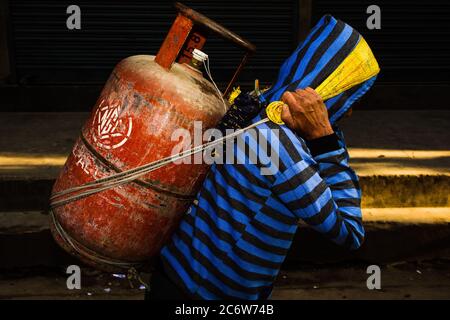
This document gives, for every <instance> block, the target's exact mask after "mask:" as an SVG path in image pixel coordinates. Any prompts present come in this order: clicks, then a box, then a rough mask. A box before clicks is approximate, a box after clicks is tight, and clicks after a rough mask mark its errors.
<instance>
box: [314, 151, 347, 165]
mask: <svg viewBox="0 0 450 320" xmlns="http://www.w3.org/2000/svg"><path fill="white" fill-rule="evenodd" d="M347 155H348V153H347V152H342V153H340V154H338V155H335V156H331V157H327V158H322V159H320V160H317V162H319V163H334V164H339V163H341V162H342V161H344V160H345V159H347Z"/></svg>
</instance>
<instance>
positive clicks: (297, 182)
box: [272, 166, 316, 195]
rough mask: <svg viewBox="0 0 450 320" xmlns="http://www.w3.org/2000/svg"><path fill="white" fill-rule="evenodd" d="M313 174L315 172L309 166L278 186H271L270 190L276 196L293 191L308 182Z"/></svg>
mask: <svg viewBox="0 0 450 320" xmlns="http://www.w3.org/2000/svg"><path fill="white" fill-rule="evenodd" d="M315 173H316V171H315V170H314V169H313V168H312V167H311V166H309V167H306V168H305V169H303V170H302V171H300V172H299V173H297V174H295V175H294V176H292V177H291V178H289V179H288V180H286V181H284V182H282V183H280V184H277V185H276V186H273V187H272V190H273V192H275V193H276V194H279V195H282V194H284V193H286V192H289V191H291V190H292V189H293V188H294V189H295V188H297V187H298V186H301V185H302V184H304V183H305V182H306V181H308V180H309V179H310V178H311V177H312V176H313V175H314V174H315Z"/></svg>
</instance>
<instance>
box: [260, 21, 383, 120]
mask: <svg viewBox="0 0 450 320" xmlns="http://www.w3.org/2000/svg"><path fill="white" fill-rule="evenodd" d="M362 42H365V41H364V39H363V37H362V36H361V35H360V34H359V33H358V32H357V31H356V30H355V29H353V28H352V27H351V26H349V25H348V24H346V23H345V22H342V21H340V20H338V19H335V18H334V17H332V16H330V15H326V16H324V17H322V18H321V19H320V21H319V22H318V23H317V25H316V26H314V28H313V29H312V30H311V32H310V33H309V35H308V36H307V37H306V39H305V40H304V41H303V42H301V43H300V44H299V46H298V47H297V49H296V50H295V51H294V52H293V53H292V54H291V56H289V57H288V58H287V59H286V60H285V62H284V63H283V64H282V66H281V68H280V71H279V74H278V78H277V80H276V82H275V83H274V84H273V86H272V87H271V88H270V89H269V90H268V91H266V92H265V93H264V94H263V95H262V96H261V97H260V100H261V101H262V102H272V101H277V100H280V99H281V96H282V95H283V93H284V92H285V91H295V90H297V89H304V88H306V87H311V88H314V89H316V88H317V87H318V86H319V85H321V84H322V83H323V82H324V81H325V80H328V79H327V78H329V77H330V76H332V77H334V76H335V75H336V72H335V71H336V69H338V68H339V70H344V72H345V69H346V67H345V66H344V68H342V67H343V66H342V63H343V62H344V61H346V62H347V63H351V59H350V60H349V59H347V60H346V58H348V57H349V56H350V54H352V52H353V51H354V50H355V48H356V47H357V46H358V44H361V43H362ZM364 44H365V43H364ZM364 50H366V51H368V52H367V53H368V54H367V55H363V59H365V57H366V56H367V59H372V60H373V61H371V62H372V63H373V65H374V68H375V67H376V69H377V70H375V69H374V70H372V74H375V75H373V76H369V77H368V78H367V79H365V80H364V81H362V82H360V83H358V84H356V85H353V86H348V88H345V90H340V93H338V94H337V95H335V96H333V97H331V98H329V99H327V100H325V105H326V106H327V109H328V115H329V118H330V122H331V124H335V123H336V121H338V120H339V119H340V118H341V117H342V116H343V115H344V114H345V113H346V112H347V110H348V109H350V107H351V106H352V104H353V103H354V102H355V101H357V100H358V99H359V98H361V97H362V96H363V95H364V94H365V93H366V92H367V91H368V90H369V89H370V88H371V86H372V85H373V83H374V82H375V79H376V78H377V76H376V74H377V73H378V71H379V68H378V64H377V63H376V60H375V58H374V57H373V54H372V52H371V51H370V48H369V47H368V46H365V47H364ZM360 59H361V58H360ZM368 62H369V61H368ZM347 69H348V68H347ZM375 71H376V72H375ZM349 72H351V71H350V70H349ZM369 74H370V73H369ZM341 77H342V76H341ZM342 79H345V77H342Z"/></svg>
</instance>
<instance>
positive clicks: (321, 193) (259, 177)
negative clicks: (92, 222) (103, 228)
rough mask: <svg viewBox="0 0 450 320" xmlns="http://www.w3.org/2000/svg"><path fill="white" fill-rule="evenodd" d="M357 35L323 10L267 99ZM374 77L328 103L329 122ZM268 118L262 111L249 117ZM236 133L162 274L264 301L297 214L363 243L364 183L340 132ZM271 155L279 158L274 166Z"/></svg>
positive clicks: (319, 74)
mask: <svg viewBox="0 0 450 320" xmlns="http://www.w3.org/2000/svg"><path fill="white" fill-rule="evenodd" d="M360 38H361V36H360V35H359V34H358V33H357V32H356V31H355V30H354V29H352V28H351V27H350V26H348V25H347V24H345V23H343V22H341V21H339V20H336V19H334V18H333V17H331V16H325V17H323V18H322V19H321V20H320V21H319V23H318V24H317V25H316V26H315V27H314V28H313V29H312V31H311V33H310V34H309V36H308V37H307V39H306V40H305V41H304V42H303V43H301V44H300V45H299V47H298V48H297V50H296V51H295V52H294V53H293V54H292V55H291V56H290V57H289V58H288V59H287V60H286V61H285V63H284V64H283V65H282V66H281V69H280V73H279V77H278V79H277V81H276V82H275V84H274V85H273V87H272V89H271V90H270V91H268V92H266V94H265V95H264V97H263V98H262V99H263V100H266V101H274V100H279V99H280V97H281V95H282V94H283V93H284V92H285V91H286V90H290V91H293V90H295V89H297V88H305V87H307V86H310V87H316V86H317V85H318V84H320V83H321V82H322V81H323V80H324V79H325V78H326V77H327V76H328V75H329V74H331V72H332V71H333V70H334V69H335V68H336V67H337V65H339V64H340V62H342V60H343V59H344V58H345V57H346V56H347V55H348V54H349V53H350V52H351V50H352V49H353V48H354V47H355V46H356V44H357V43H358V41H359V40H360ZM374 80H375V79H374V78H373V79H369V80H368V81H366V82H365V83H363V84H361V85H359V86H357V87H353V88H351V89H349V90H347V91H345V92H343V93H341V94H340V95H339V96H337V97H335V98H332V99H330V100H328V101H326V102H325V103H326V106H327V108H328V111H329V116H330V120H331V122H332V124H334V123H335V122H336V120H337V119H338V118H339V117H340V116H342V115H343V114H344V113H345V112H346V110H347V109H348V108H349V107H350V106H351V104H352V103H353V102H354V101H355V100H357V99H358V98H359V97H360V96H362V95H363V94H364V93H365V92H366V91H367V90H368V89H369V88H370V86H371V85H372V83H373V81H374ZM264 117H265V111H262V113H261V114H260V115H258V116H257V117H256V118H255V119H253V122H256V121H258V120H260V119H262V118H264ZM274 132H276V134H272V133H274ZM239 139H240V143H239V142H236V143H235V144H234V150H233V152H232V158H233V159H232V160H233V161H231V163H228V162H227V164H214V165H213V166H212V168H211V170H210V172H209V174H208V176H207V178H206V180H205V182H204V184H203V187H202V189H201V191H200V192H199V193H198V196H197V200H198V201H196V202H195V204H192V205H191V207H190V208H189V210H188V212H187V213H186V215H185V216H184V217H183V219H182V221H181V223H180V226H179V228H178V230H177V231H176V232H175V233H174V234H173V236H172V238H171V239H170V240H169V241H168V243H167V244H166V245H165V246H164V247H163V249H162V250H161V259H162V262H163V265H164V270H165V272H166V273H167V274H168V276H169V277H170V278H171V280H172V281H173V282H175V283H176V284H178V286H179V287H180V288H182V289H184V291H185V292H186V293H187V294H189V295H190V296H192V297H193V298H198V299H251V300H257V299H267V298H268V297H269V296H270V293H271V291H272V286H273V282H274V281H275V279H276V277H277V274H278V273H279V270H280V267H281V264H282V263H283V261H284V259H285V257H286V254H287V252H288V250H289V248H290V246H291V243H292V240H293V237H294V235H295V233H296V230H297V226H298V222H299V220H303V221H304V222H306V223H307V224H308V225H310V226H311V227H312V228H314V229H315V230H317V231H318V232H320V233H322V234H323V235H324V236H326V237H328V238H329V239H330V240H332V241H334V242H335V243H337V244H339V245H342V246H346V247H348V248H350V249H356V248H358V247H359V246H360V245H361V243H362V241H363V237H364V229H363V226H362V219H361V209H360V199H361V191H360V188H359V185H358V178H357V176H356V174H355V173H354V171H353V170H352V169H351V168H350V167H349V165H348V160H349V159H348V153H347V151H346V148H345V143H344V141H343V138H342V135H341V134H340V133H338V134H333V135H330V136H327V137H322V138H319V139H316V140H313V141H309V142H306V141H304V140H303V139H302V138H301V137H299V136H297V135H296V134H295V133H294V132H293V131H291V130H290V129H289V128H288V127H286V126H285V125H281V126H280V125H277V124H274V123H271V122H266V123H263V124H260V125H258V126H257V127H256V129H255V130H249V131H247V132H245V133H243V134H242V135H241V136H240V137H239V138H238V140H239ZM227 152H228V150H227ZM268 154H270V156H271V157H273V156H277V157H278V159H279V161H278V163H277V166H276V170H274V169H273V166H272V164H271V163H270V161H269V162H268V161H267V156H268ZM227 156H228V154H227ZM271 159H272V158H271ZM255 160H256V161H255ZM269 167H270V169H268V168H269ZM262 168H265V169H268V171H269V174H267V173H266V174H261V169H262Z"/></svg>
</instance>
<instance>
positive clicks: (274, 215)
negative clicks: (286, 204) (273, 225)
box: [260, 205, 298, 225]
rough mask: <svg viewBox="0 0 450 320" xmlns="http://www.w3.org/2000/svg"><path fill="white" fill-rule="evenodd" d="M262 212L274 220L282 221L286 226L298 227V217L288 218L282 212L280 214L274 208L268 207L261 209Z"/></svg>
mask: <svg viewBox="0 0 450 320" xmlns="http://www.w3.org/2000/svg"><path fill="white" fill-rule="evenodd" d="M260 212H261V213H263V214H264V215H266V216H268V217H270V218H272V219H274V220H277V221H280V222H282V223H284V224H288V225H297V223H298V218H297V217H294V216H287V215H285V214H283V213H281V212H278V211H277V210H275V209H274V208H272V207H270V206H268V205H265V206H263V207H262V208H261V210H260Z"/></svg>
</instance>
